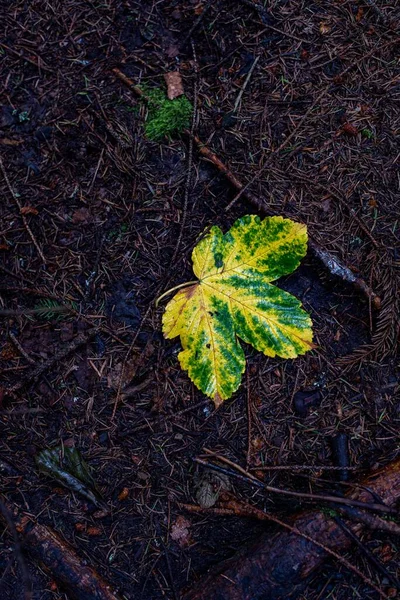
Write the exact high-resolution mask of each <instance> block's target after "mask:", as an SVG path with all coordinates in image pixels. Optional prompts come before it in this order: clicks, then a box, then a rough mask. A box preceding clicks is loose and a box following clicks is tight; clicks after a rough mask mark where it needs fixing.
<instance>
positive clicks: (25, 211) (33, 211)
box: [20, 206, 39, 216]
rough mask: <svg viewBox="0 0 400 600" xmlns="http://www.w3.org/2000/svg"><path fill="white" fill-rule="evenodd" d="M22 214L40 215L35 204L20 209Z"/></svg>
mask: <svg viewBox="0 0 400 600" xmlns="http://www.w3.org/2000/svg"><path fill="white" fill-rule="evenodd" d="M20 213H21V215H35V216H36V215H38V214H39V211H38V210H36V208H33V206H22V207H21V210H20Z"/></svg>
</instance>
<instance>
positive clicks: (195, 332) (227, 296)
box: [163, 215, 313, 406]
mask: <svg viewBox="0 0 400 600" xmlns="http://www.w3.org/2000/svg"><path fill="white" fill-rule="evenodd" d="M306 250H307V229H306V226H305V225H302V224H300V223H296V222H294V221H292V220H290V219H285V218H283V217H267V218H265V219H264V220H261V219H260V218H259V217H257V216H254V215H247V216H245V217H242V218H240V219H238V220H237V221H236V222H235V223H234V225H233V226H232V227H231V229H230V230H229V231H228V232H227V233H225V234H223V233H222V231H221V229H220V228H219V227H212V228H211V230H210V231H209V233H207V235H206V236H205V237H204V238H203V239H202V240H201V241H200V242H199V243H198V244H197V246H196V247H195V248H194V250H193V253H192V260H193V271H194V273H195V275H196V277H197V278H198V281H196V282H189V283H188V286H187V287H185V288H184V289H180V290H179V291H178V292H177V293H176V294H175V296H174V297H173V298H172V300H171V301H170V302H169V303H168V305H167V307H166V309H165V312H164V315H163V332H164V335H165V337H166V338H174V337H177V336H178V335H179V336H180V338H181V343H182V348H183V350H182V352H180V354H179V356H178V358H179V362H180V364H181V367H182V369H184V370H186V371H187V372H188V374H189V377H190V378H191V380H192V381H193V383H194V384H195V385H196V386H197V387H198V388H199V389H200V390H201V391H202V392H203V393H204V394H206V395H207V396H209V397H211V398H212V399H213V400H214V402H215V404H216V405H217V406H218V405H219V404H220V403H221V402H222V401H223V400H226V399H227V398H230V397H231V396H232V394H233V392H235V391H236V390H237V389H238V387H239V385H240V382H241V378H242V373H243V372H244V370H245V356H244V352H243V348H242V346H241V344H240V342H239V338H240V339H241V340H243V341H244V342H247V343H248V344H251V345H252V346H253V347H254V348H256V349H257V350H259V351H260V352H263V353H264V354H266V355H267V356H271V357H274V356H280V357H282V358H295V357H296V356H298V355H299V354H304V353H305V352H307V350H310V349H311V348H312V347H313V343H312V323H311V319H310V317H309V315H308V314H307V313H306V312H305V311H304V310H303V309H302V308H301V303H300V301H299V300H298V299H297V298H295V297H294V296H292V295H291V294H289V293H288V292H285V291H283V290H281V289H279V288H278V287H276V286H274V285H271V281H274V280H275V279H278V278H279V277H281V276H282V275H287V274H289V273H291V272H292V271H294V270H295V269H296V268H297V267H298V265H299V263H300V260H301V259H302V258H303V256H304V255H305V253H306ZM179 287H180V286H179Z"/></svg>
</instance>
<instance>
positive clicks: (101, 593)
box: [2, 507, 120, 600]
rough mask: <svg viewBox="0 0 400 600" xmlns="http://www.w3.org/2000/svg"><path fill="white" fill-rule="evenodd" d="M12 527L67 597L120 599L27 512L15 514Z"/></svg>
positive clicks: (105, 583) (85, 562)
mask: <svg viewBox="0 0 400 600" xmlns="http://www.w3.org/2000/svg"><path fill="white" fill-rule="evenodd" d="M11 508H14V507H11ZM7 509H8V511H10V508H8V507H7ZM2 514H3V516H4V513H3V512H2ZM14 526H15V528H16V529H17V530H18V532H19V533H20V535H21V536H22V537H23V540H24V546H25V548H26V550H27V552H28V553H29V554H30V556H31V557H32V558H34V559H35V560H36V561H37V562H38V563H39V564H41V565H43V566H44V567H45V569H46V570H48V571H50V574H51V577H52V578H53V579H54V580H55V581H56V582H57V584H58V585H60V586H61V587H62V588H65V589H66V591H67V593H68V598H70V600H82V599H83V598H85V600H120V597H119V596H118V595H117V594H116V592H114V590H113V589H112V587H111V585H110V584H109V583H108V582H106V581H104V579H102V578H101V577H100V575H99V574H98V573H97V572H96V571H95V569H94V568H93V567H92V566H91V565H88V564H87V560H86V559H84V558H82V557H80V556H78V554H77V553H76V551H75V549H74V548H73V547H72V546H70V545H69V544H68V543H67V542H66V541H64V540H63V539H62V538H61V537H60V536H59V535H58V534H57V533H56V532H55V531H53V530H52V529H50V527H47V525H42V524H41V523H38V522H37V521H35V520H34V519H33V518H32V516H31V514H28V513H26V512H21V513H20V514H17V515H16V516H15V521H14Z"/></svg>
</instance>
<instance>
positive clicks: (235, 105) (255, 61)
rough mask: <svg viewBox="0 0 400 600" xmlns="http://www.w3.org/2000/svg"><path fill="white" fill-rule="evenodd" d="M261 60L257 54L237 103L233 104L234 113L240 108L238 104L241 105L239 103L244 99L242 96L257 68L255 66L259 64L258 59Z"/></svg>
mask: <svg viewBox="0 0 400 600" xmlns="http://www.w3.org/2000/svg"><path fill="white" fill-rule="evenodd" d="M259 60H260V56H256V58H255V59H254V61H253V64H252V65H251V67H250V70H249V72H248V73H247V77H246V79H245V80H244V83H243V85H242V87H241V89H240V92H239V93H238V96H237V98H236V102H235V104H234V106H233V111H232V114H233V113H235V112H236V111H237V109H238V106H239V104H240V101H241V99H242V96H243V94H244V91H245V89H246V87H247V85H248V83H249V81H250V78H251V76H252V74H253V71H254V69H255V67H256V65H257V63H258V61H259Z"/></svg>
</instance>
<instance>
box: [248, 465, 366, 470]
mask: <svg viewBox="0 0 400 600" xmlns="http://www.w3.org/2000/svg"><path fill="white" fill-rule="evenodd" d="M341 470H346V471H357V470H358V467H334V466H332V465H263V466H262V467H252V468H251V469H250V471H341Z"/></svg>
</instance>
